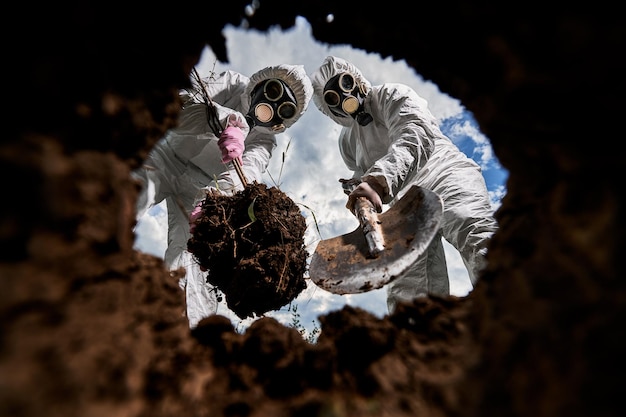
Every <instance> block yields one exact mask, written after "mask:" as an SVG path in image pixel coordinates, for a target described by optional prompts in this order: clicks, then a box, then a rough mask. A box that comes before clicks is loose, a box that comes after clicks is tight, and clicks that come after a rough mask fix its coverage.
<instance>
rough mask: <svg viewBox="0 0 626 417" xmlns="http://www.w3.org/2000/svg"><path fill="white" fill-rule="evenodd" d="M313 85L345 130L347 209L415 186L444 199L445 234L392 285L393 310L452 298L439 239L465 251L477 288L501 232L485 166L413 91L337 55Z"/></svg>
mask: <svg viewBox="0 0 626 417" xmlns="http://www.w3.org/2000/svg"><path fill="white" fill-rule="evenodd" d="M311 81H312V83H313V101H314V103H315V105H316V106H317V108H318V109H319V110H320V111H321V112H322V113H324V114H325V115H326V116H328V117H330V118H331V119H332V120H333V121H334V122H336V123H338V124H340V125H341V126H343V128H342V130H341V132H340V134H339V150H340V152H341V156H342V158H343V161H344V162H345V164H346V166H347V167H348V168H349V169H350V170H351V171H352V172H353V176H352V178H351V179H340V180H339V181H340V182H342V183H343V184H344V189H347V190H352V189H353V191H346V193H349V196H348V202H347V205H346V206H347V208H348V209H350V210H351V211H352V208H353V207H354V202H355V199H356V198H357V197H366V198H367V199H369V200H370V201H371V202H372V203H373V204H374V206H375V207H376V210H377V211H378V212H381V211H382V209H383V204H389V205H393V203H394V202H395V201H396V200H398V199H399V198H401V197H402V195H403V194H404V192H405V191H406V190H408V189H409V188H410V186H412V185H413V184H416V185H418V186H421V187H423V188H426V189H429V190H432V191H434V192H435V193H437V194H438V195H439V196H440V197H441V198H442V200H443V203H444V212H443V218H442V221H441V224H440V230H439V231H438V234H437V235H436V236H435V238H434V239H433V240H432V242H431V244H430V246H429V248H428V249H427V251H426V252H425V253H424V254H423V255H422V256H420V257H419V258H418V259H417V261H416V262H415V263H414V264H412V265H411V267H410V268H409V269H408V271H407V272H406V273H405V274H403V275H402V276H400V277H397V278H396V279H394V280H393V281H392V282H391V283H390V284H388V286H387V307H388V309H389V312H393V311H394V310H395V309H396V306H397V305H398V303H400V302H410V301H411V300H413V299H414V298H416V297H420V296H425V295H427V294H434V295H441V296H445V295H449V293H450V284H449V279H448V271H447V265H446V259H445V254H444V249H443V243H442V240H441V237H442V236H443V238H445V239H446V240H447V241H448V242H449V243H450V244H452V245H453V246H454V247H455V248H456V249H457V250H458V251H459V253H460V254H461V257H462V258H463V261H464V263H465V266H466V268H467V271H468V273H469V277H470V280H471V282H472V285H474V284H475V283H476V280H477V278H478V277H479V274H480V272H481V270H482V269H483V268H484V266H485V256H486V252H487V244H488V241H489V239H490V237H491V236H492V234H493V233H494V232H495V231H496V229H497V223H496V221H495V219H494V217H493V210H492V208H491V204H490V201H489V194H488V192H487V187H486V185H485V180H484V178H483V176H482V172H481V169H480V166H479V165H478V164H476V163H475V162H474V161H473V160H472V159H470V158H468V157H467V156H466V155H465V154H464V153H462V152H461V151H460V149H458V148H457V146H456V145H454V143H453V142H452V141H451V140H450V139H449V138H448V137H446V136H444V134H443V133H442V132H441V130H440V128H439V126H438V123H437V121H436V119H435V117H434V116H433V115H432V114H431V113H430V111H429V110H428V108H427V103H426V101H425V100H424V99H423V98H421V97H420V96H419V95H418V94H417V93H416V92H415V91H414V90H413V89H412V88H410V87H409V86H407V85H404V84H397V83H385V84H382V85H377V86H372V85H371V83H370V82H369V81H368V80H367V79H365V77H364V76H363V74H362V73H361V71H360V70H359V69H358V68H356V67H355V66H354V65H353V64H351V63H349V62H347V61H346V60H344V59H342V58H338V57H334V56H329V57H327V58H326V59H325V60H324V62H323V63H322V65H321V66H320V67H319V68H318V69H317V70H316V71H315V72H314V73H313V74H312V75H311ZM357 184H358V185H357ZM348 185H353V186H356V188H347V186H348Z"/></svg>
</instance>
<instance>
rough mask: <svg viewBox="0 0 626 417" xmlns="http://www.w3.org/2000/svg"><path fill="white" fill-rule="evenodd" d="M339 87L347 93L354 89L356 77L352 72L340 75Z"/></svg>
mask: <svg viewBox="0 0 626 417" xmlns="http://www.w3.org/2000/svg"><path fill="white" fill-rule="evenodd" d="M339 88H341V89H342V90H343V91H345V92H346V93H350V92H351V91H352V90H354V77H353V76H352V74H349V73H347V72H344V73H343V74H341V76H340V77H339Z"/></svg>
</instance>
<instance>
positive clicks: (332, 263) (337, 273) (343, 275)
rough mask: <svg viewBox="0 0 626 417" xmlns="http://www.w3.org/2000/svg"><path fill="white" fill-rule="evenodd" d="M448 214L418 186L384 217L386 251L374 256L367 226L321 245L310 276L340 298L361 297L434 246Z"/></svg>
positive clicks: (320, 243) (381, 215)
mask: <svg viewBox="0 0 626 417" xmlns="http://www.w3.org/2000/svg"><path fill="white" fill-rule="evenodd" d="M442 213H443V202H442V200H441V198H440V197H439V196H438V195H437V194H436V193H434V192H432V191H430V190H427V189H425V188H422V187H419V186H417V185H413V186H412V187H411V188H410V189H409V190H408V191H407V192H406V193H405V194H404V196H402V198H400V199H399V200H398V201H397V202H396V203H395V204H394V205H393V206H392V207H390V208H389V210H387V211H386V212H384V213H382V214H380V215H379V216H378V220H379V221H380V225H381V228H382V234H383V237H384V240H385V248H384V250H383V251H382V252H381V253H380V254H378V255H377V256H376V257H372V256H371V255H370V250H369V245H368V243H367V241H366V239H365V235H364V233H363V230H362V228H361V226H359V227H357V229H356V230H354V231H352V232H350V233H347V234H345V235H341V236H337V237H334V238H331V239H325V240H322V241H320V242H319V244H318V245H317V248H315V252H314V253H313V256H312V257H311V263H310V265H309V277H310V278H311V280H312V281H313V282H314V283H315V285H317V286H318V287H320V288H322V289H324V290H326V291H329V292H332V293H334V294H356V293H362V292H367V291H371V290H375V289H378V288H380V287H382V286H384V285H385V284H388V283H389V282H391V281H393V280H394V279H395V278H396V277H398V276H399V275H401V274H402V273H403V272H405V271H406V270H407V269H408V267H409V266H410V265H411V264H412V263H413V262H414V261H415V260H416V259H417V257H418V256H420V255H421V254H422V253H424V251H425V250H426V249H427V248H428V245H429V244H430V241H431V240H432V239H433V237H434V236H435V234H436V233H437V230H438V229H439V223H440V222H441V216H442Z"/></svg>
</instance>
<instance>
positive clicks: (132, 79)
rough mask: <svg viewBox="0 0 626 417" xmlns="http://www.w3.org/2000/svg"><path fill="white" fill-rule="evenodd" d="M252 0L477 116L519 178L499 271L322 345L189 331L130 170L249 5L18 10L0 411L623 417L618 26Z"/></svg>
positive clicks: (480, 10)
mask: <svg viewBox="0 0 626 417" xmlns="http://www.w3.org/2000/svg"><path fill="white" fill-rule="evenodd" d="M261 3H262V6H261V8H260V9H259V10H258V12H257V13H256V14H255V15H254V16H253V17H251V18H250V19H249V24H250V26H251V27H254V28H258V29H266V28H268V27H269V26H270V25H272V24H278V23H279V24H282V25H283V26H284V27H288V26H290V25H291V24H292V23H293V18H294V16H295V15H296V14H299V15H302V16H305V17H306V18H307V19H308V20H309V21H310V22H311V24H312V26H313V32H314V33H313V34H314V36H315V37H316V38H317V39H319V40H321V41H324V42H330V43H351V44H352V45H353V46H355V47H359V48H363V49H366V50H369V51H375V52H379V53H381V54H382V55H383V56H388V55H393V57H394V58H395V59H400V58H404V59H406V61H407V62H408V63H409V64H410V65H412V66H413V67H414V68H415V69H416V71H417V72H418V73H420V74H421V75H423V76H424V77H425V78H426V79H430V80H432V81H433V82H435V83H436V84H437V85H438V86H439V87H440V88H441V89H442V90H443V91H445V92H447V93H449V94H450V95H452V96H454V97H457V98H459V99H461V100H462V102H463V104H464V105H465V106H466V107H467V108H468V109H469V110H471V111H472V112H473V113H474V115H475V117H476V119H477V120H478V122H479V124H480V127H481V129H482V131H483V132H484V133H485V134H486V135H487V136H488V137H489V138H490V139H491V141H492V144H493V147H494V150H495V152H496V154H497V157H498V159H499V160H500V162H501V163H502V164H503V166H504V167H505V168H506V169H507V170H508V171H509V180H508V183H507V188H508V195H507V196H506V197H505V198H504V200H503V202H502V206H501V208H500V210H499V211H498V213H497V219H498V221H499V222H500V230H499V231H498V233H497V234H496V235H495V236H494V238H493V240H492V245H491V248H490V252H489V266H488V268H487V271H486V273H485V274H484V276H483V277H481V280H480V282H479V283H478V285H477V286H476V288H475V290H474V291H473V292H472V293H471V294H470V295H468V296H467V297H466V298H455V297H450V298H445V299H439V298H433V299H427V300H421V301H419V302H416V303H415V305H412V306H403V308H401V309H399V310H398V312H397V313H395V314H394V315H393V316H390V317H386V318H384V319H378V318H376V317H374V316H372V315H370V314H368V313H367V312H364V311H360V310H355V309H352V308H345V309H344V310H341V311H338V312H334V313H331V314H329V315H327V316H325V317H322V318H321V319H320V322H321V324H322V333H321V335H320V336H319V339H318V342H317V343H316V344H315V345H310V344H308V343H307V342H306V341H304V340H302V338H301V337H300V336H299V334H298V333H297V331H296V330H295V329H292V328H286V327H284V326H282V325H280V324H279V323H277V322H276V321H274V320H272V319H261V320H259V321H256V322H255V323H254V324H253V325H252V326H250V328H249V329H248V330H247V331H246V332H245V334H238V333H236V332H235V331H234V329H233V328H232V326H231V324H230V322H229V321H228V320H227V319H226V318H224V317H220V316H215V317H212V318H210V319H208V320H206V321H205V322H203V323H202V326H200V327H199V328H198V329H197V330H196V331H195V332H194V333H193V334H190V331H189V329H188V326H187V323H186V321H185V319H184V317H183V316H182V312H183V310H184V299H183V295H182V292H181V291H180V290H179V289H178V287H177V280H178V277H176V276H171V275H170V274H169V273H168V271H166V269H165V267H164V265H163V263H162V262H161V260H159V259H157V258H154V257H150V256H147V255H143V254H139V253H136V252H134V251H133V249H132V243H133V235H132V227H133V224H134V219H135V213H134V203H135V198H136V192H137V189H136V185H135V184H133V183H132V182H131V181H130V177H129V172H130V170H131V169H132V168H134V167H136V166H137V164H139V163H140V162H141V160H142V158H143V157H145V155H146V152H147V151H148V150H149V149H150V147H151V146H152V145H153V144H154V142H155V141H156V140H158V139H159V138H160V136H161V135H162V134H163V133H164V132H165V130H166V129H167V128H168V127H171V126H172V125H173V123H175V120H176V116H177V113H176V108H177V106H176V103H175V97H176V92H177V91H178V89H179V88H182V87H185V86H186V85H187V84H186V83H187V82H188V74H189V72H190V70H191V68H192V66H193V65H194V64H195V63H196V61H197V59H198V58H199V55H200V53H201V51H202V47H203V45H204V44H205V43H209V44H210V45H211V47H212V48H213V50H214V51H215V52H216V53H217V54H218V56H219V58H220V59H221V60H225V50H224V45H223V39H222V37H221V35H220V30H221V28H222V27H223V25H224V24H225V23H233V24H239V21H240V19H241V18H243V17H244V13H243V10H244V9H243V7H244V5H245V2H239V1H231V2H229V3H224V4H222V5H221V6H220V7H221V9H220V10H221V11H220V12H219V13H218V12H217V10H213V7H215V6H213V7H210V4H209V3H208V2H205V3H204V4H200V5H191V6H190V5H181V4H178V3H172V4H170V5H168V7H167V8H163V9H161V8H156V7H155V6H154V5H151V6H150V7H151V8H150V9H149V10H137V11H131V10H130V9H129V8H128V6H125V7H119V6H113V5H112V4H111V3H107V4H106V6H82V7H74V8H67V7H66V8H64V9H61V8H60V7H58V6H57V5H56V4H55V5H48V6H37V7H35V6H34V5H32V4H23V5H22V4H19V5H17V6H16V7H17V9H18V10H17V11H16V12H14V13H12V14H11V15H10V16H9V15H7V19H9V20H10V21H12V22H14V23H15V27H17V28H20V29H19V30H14V31H12V32H11V33H10V34H5V42H6V43H7V45H6V49H5V51H6V52H8V53H5V68H7V69H8V73H7V75H5V79H6V85H5V86H6V87H8V94H6V96H5V97H7V98H9V100H8V103H6V105H5V107H4V108H5V112H7V113H8V115H7V117H5V135H4V137H3V139H2V141H1V144H0V174H1V175H0V178H2V185H3V187H2V189H3V190H4V199H3V201H4V204H2V205H1V206H0V207H2V208H1V210H2V216H1V218H0V219H1V220H0V221H1V223H0V224H1V227H0V237H1V239H2V248H3V250H2V251H1V252H0V279H1V281H0V282H2V291H0V415H3V416H5V415H6V416H40V415H46V416H52V417H55V416H63V417H68V416H103V415H106V416H112V415H119V416H151V417H154V416H183V415H185V416H209V415H210V416H265V415H268V416H269V415H271V416H295V415H298V416H322V415H332V416H368V415H371V416H416V415H420V416H447V417H449V416H481V417H486V416H503V415H511V416H533V417H541V416H546V417H548V416H549V417H552V416H555V415H568V416H588V415H593V416H616V415H618V414H619V415H621V414H622V413H621V412H620V410H621V408H622V407H621V406H622V404H621V400H622V398H621V397H622V395H621V392H622V384H621V380H622V374H621V373H620V369H621V368H622V367H623V366H620V365H621V364H622V363H623V359H622V358H623V352H624V351H626V336H625V335H624V332H623V331H622V328H623V325H624V322H625V321H626V308H625V300H626V288H625V281H624V276H626V274H624V267H623V262H622V260H621V256H620V250H621V249H622V248H623V247H625V245H624V243H625V242H624V230H626V229H625V228H624V222H623V218H624V202H623V193H622V190H623V186H622V183H621V180H620V179H619V178H620V176H618V174H619V170H620V169H621V167H623V166H624V162H625V161H624V159H625V157H624V154H623V153H621V152H618V151H617V148H613V147H612V146H613V145H612V143H616V142H617V143H619V139H620V133H619V122H620V121H621V120H622V116H623V113H624V112H623V110H624V105H623V97H624V95H625V93H626V91H625V90H626V88H625V83H624V77H623V74H624V73H626V71H625V68H624V64H623V61H621V60H619V59H618V58H619V56H620V54H621V53H622V51H624V47H625V42H624V40H625V36H624V35H625V33H624V31H625V30H626V29H625V26H624V25H623V23H622V19H621V14H620V13H616V12H615V11H614V10H610V9H606V8H604V6H603V5H602V4H600V3H594V4H587V5H585V7H584V8H581V9H576V8H575V7H574V6H573V5H572V4H569V5H568V6H567V7H563V8H560V9H558V10H557V11H556V12H551V11H549V10H548V7H547V5H545V4H544V3H539V2H526V3H524V4H523V5H522V4H520V5H515V4H505V3H503V4H502V5H501V6H493V5H489V6H487V5H486V4H483V2H474V3H473V4H471V5H470V4H466V3H457V2H446V3H437V4H420V5H419V7H418V10H417V11H413V12H408V11H407V9H406V6H405V3H404V2H399V1H391V2H385V6H384V7H380V8H376V9H369V8H367V7H364V6H362V5H356V4H353V3H345V4H344V3H338V2H335V1H325V0H324V1H301V2H293V1H279V0H276V1H263V2H261ZM328 12H332V13H334V15H335V22H340V23H341V24H335V25H328V24H326V23H325V20H324V18H325V16H326V14H327V13H328ZM198 16H202V19H201V20H202V24H195V23H196V22H197V21H198V19H199V17H198ZM189 22H192V23H191V24H190V23H189ZM5 31H6V29H5ZM24 31H27V32H28V33H29V36H25V33H24ZM618 61H619V62H618ZM146 68H150V70H149V71H146ZM5 91H6V90H5Z"/></svg>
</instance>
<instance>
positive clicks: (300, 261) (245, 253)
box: [187, 182, 308, 319]
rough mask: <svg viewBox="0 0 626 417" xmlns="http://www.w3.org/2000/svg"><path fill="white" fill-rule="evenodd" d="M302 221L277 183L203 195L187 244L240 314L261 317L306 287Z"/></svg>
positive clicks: (286, 302)
mask: <svg viewBox="0 0 626 417" xmlns="http://www.w3.org/2000/svg"><path fill="white" fill-rule="evenodd" d="M305 232H306V220H305V219H304V216H303V215H302V213H301V212H300V209H299V208H298V206H297V205H296V203H294V202H293V200H291V198H290V197H288V196H287V195H286V194H285V193H284V192H282V191H281V190H280V189H278V188H276V187H270V188H268V187H267V186H266V185H265V184H259V183H256V182H255V183H252V184H248V185H247V186H246V187H245V189H244V190H242V191H239V192H237V193H235V194H234V195H232V196H226V195H220V194H218V193H216V194H207V196H206V197H205V198H204V200H203V201H202V210H201V214H200V215H199V217H198V218H197V219H196V220H195V222H194V228H193V233H192V237H191V239H189V242H188V243H187V249H188V250H189V252H191V253H192V254H193V257H194V259H196V261H198V264H199V265H200V268H201V269H203V270H205V271H207V281H208V282H209V283H211V284H212V285H214V286H215V287H216V288H217V290H219V291H220V292H221V293H223V294H224V296H225V301H226V304H227V305H228V308H229V309H231V310H232V311H233V312H234V313H235V314H236V315H237V316H238V317H239V318H241V319H245V318H247V317H252V318H256V317H261V316H263V314H265V313H267V312H268V311H272V310H278V309H280V308H281V307H283V306H285V305H287V304H289V303H290V302H291V301H293V300H294V299H295V298H296V297H297V296H298V294H300V293H301V292H302V291H303V290H304V289H305V288H306V281H305V276H304V273H305V272H306V268H307V258H308V253H307V251H306V248H305V246H304V233H305Z"/></svg>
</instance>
